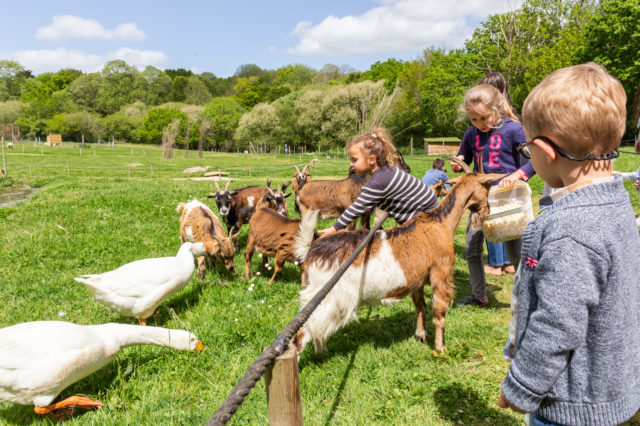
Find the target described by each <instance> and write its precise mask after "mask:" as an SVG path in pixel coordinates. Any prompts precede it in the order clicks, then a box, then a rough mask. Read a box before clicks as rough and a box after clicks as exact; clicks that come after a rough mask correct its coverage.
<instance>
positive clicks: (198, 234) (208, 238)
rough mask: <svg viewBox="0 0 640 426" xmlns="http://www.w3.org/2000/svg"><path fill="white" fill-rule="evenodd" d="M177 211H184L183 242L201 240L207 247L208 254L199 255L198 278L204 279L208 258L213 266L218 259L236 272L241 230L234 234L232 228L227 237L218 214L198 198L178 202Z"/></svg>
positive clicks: (182, 222) (228, 268)
mask: <svg viewBox="0 0 640 426" xmlns="http://www.w3.org/2000/svg"><path fill="white" fill-rule="evenodd" d="M176 212H178V213H180V212H182V215H181V216H180V239H181V240H182V242H185V241H190V242H192V243H195V242H201V243H204V245H205V247H206V249H207V254H206V256H200V257H198V279H202V277H203V275H204V270H205V267H206V260H207V259H208V260H209V263H210V264H211V266H212V267H214V266H215V259H218V260H220V262H221V263H222V264H223V265H224V267H225V268H227V270H229V271H230V272H232V273H235V267H234V265H233V256H234V254H235V253H236V247H235V241H236V239H237V238H238V234H239V232H237V233H235V234H233V228H231V229H230V230H229V236H228V237H227V234H226V232H225V230H224V228H223V227H222V224H221V223H220V221H219V220H218V218H217V217H216V215H215V214H214V213H213V212H212V211H211V209H210V208H209V207H208V206H206V205H205V204H203V203H201V202H200V201H198V200H196V199H193V200H191V201H189V202H188V203H186V204H185V203H180V204H178V206H177V207H176Z"/></svg>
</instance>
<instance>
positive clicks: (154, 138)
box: [138, 107, 188, 145]
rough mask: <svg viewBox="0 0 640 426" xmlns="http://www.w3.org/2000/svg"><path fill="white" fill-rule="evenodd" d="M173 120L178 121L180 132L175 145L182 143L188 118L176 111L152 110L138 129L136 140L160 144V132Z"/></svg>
mask: <svg viewBox="0 0 640 426" xmlns="http://www.w3.org/2000/svg"><path fill="white" fill-rule="evenodd" d="M174 119H179V120H180V130H179V133H178V137H177V139H176V144H178V145H180V144H183V143H184V137H183V136H182V135H184V134H185V129H186V127H185V126H187V122H188V118H187V116H186V114H185V113H183V112H182V111H178V110H177V109H168V108H160V107H157V108H153V109H151V110H150V111H149V114H147V117H146V118H145V120H144V122H143V123H142V126H141V127H140V128H139V129H138V138H139V139H140V140H141V141H142V142H146V143H156V144H159V143H161V142H162V130H163V129H164V128H165V127H166V126H167V125H169V123H171V122H172V121H173V120H174Z"/></svg>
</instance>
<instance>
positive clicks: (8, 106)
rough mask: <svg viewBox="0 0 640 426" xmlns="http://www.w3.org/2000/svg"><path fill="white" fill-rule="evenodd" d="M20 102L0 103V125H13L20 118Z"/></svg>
mask: <svg viewBox="0 0 640 426" xmlns="http://www.w3.org/2000/svg"><path fill="white" fill-rule="evenodd" d="M21 105H22V103H21V102H20V101H7V102H1V103H0V125H4V124H11V123H15V122H16V120H17V119H18V117H19V116H20V107H21Z"/></svg>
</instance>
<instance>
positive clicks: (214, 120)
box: [201, 97, 245, 150]
mask: <svg viewBox="0 0 640 426" xmlns="http://www.w3.org/2000/svg"><path fill="white" fill-rule="evenodd" d="M244 112H245V109H244V108H243V107H242V105H240V104H239V103H238V102H236V101H235V100H234V99H233V98H223V97H218V98H213V99H212V100H211V102H209V103H208V104H207V105H206V106H205V108H204V110H203V111H202V113H201V117H202V120H206V121H208V122H209V124H210V126H211V131H210V134H211V136H210V137H209V141H210V143H211V144H212V145H213V146H214V147H215V148H216V149H224V150H228V149H230V148H231V146H232V144H233V135H234V134H235V131H236V129H237V127H238V123H239V122H240V119H241V118H242V114H244Z"/></svg>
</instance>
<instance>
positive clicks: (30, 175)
mask: <svg viewBox="0 0 640 426" xmlns="http://www.w3.org/2000/svg"><path fill="white" fill-rule="evenodd" d="M29 177H33V175H32V174H31V166H29Z"/></svg>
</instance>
